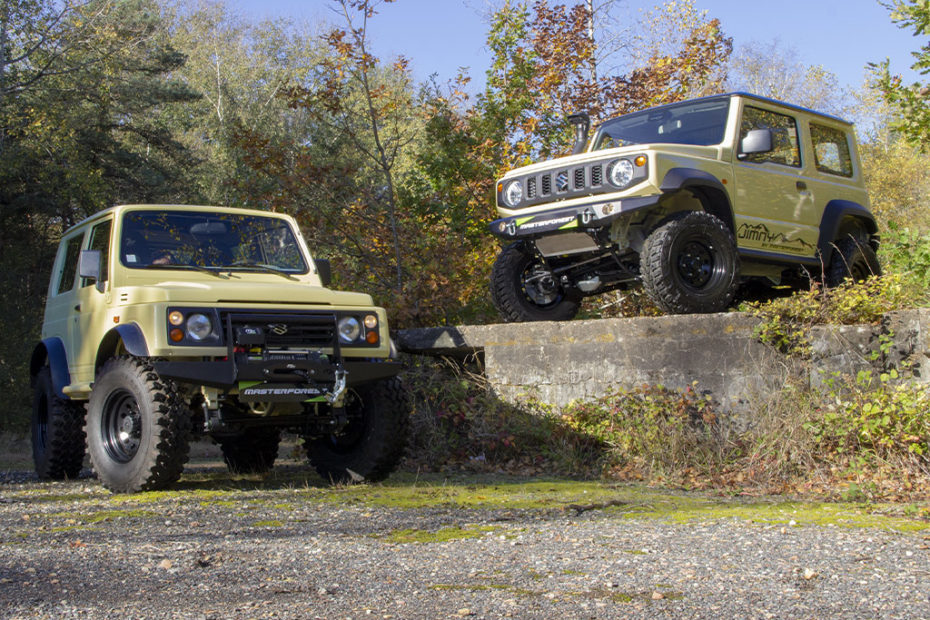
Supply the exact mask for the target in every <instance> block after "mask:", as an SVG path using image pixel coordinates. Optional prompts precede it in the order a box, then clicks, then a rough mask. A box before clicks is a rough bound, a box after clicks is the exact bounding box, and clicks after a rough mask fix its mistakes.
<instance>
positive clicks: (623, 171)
mask: <svg viewBox="0 0 930 620" xmlns="http://www.w3.org/2000/svg"><path fill="white" fill-rule="evenodd" d="M607 174H608V176H609V178H610V182H611V183H613V184H614V185H616V186H617V187H626V186H627V185H629V184H630V181H632V180H633V164H631V163H630V161H629V160H627V159H618V160H617V161H615V162H614V163H612V164H611V165H610V170H609V171H608V172H607Z"/></svg>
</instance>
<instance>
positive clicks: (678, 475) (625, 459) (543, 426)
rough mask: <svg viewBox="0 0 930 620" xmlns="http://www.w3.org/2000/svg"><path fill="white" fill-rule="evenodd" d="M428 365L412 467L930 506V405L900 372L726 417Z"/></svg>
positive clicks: (422, 364)
mask: <svg viewBox="0 0 930 620" xmlns="http://www.w3.org/2000/svg"><path fill="white" fill-rule="evenodd" d="M476 370H477V369H472V370H469V369H466V368H463V367H461V366H459V365H457V364H454V363H451V362H430V361H422V360H421V361H417V362H416V365H415V366H414V367H413V368H412V370H411V373H410V374H409V375H408V384H409V387H411V388H412V389H413V391H414V393H415V395H416V398H415V400H416V411H415V413H414V424H413V438H412V442H411V446H410V449H409V450H408V452H409V454H410V457H409V459H408V466H409V467H414V468H420V469H427V470H434V471H436V470H439V471H448V470H456V469H467V470H478V471H490V472H495V471H506V472H509V473H519V474H550V473H551V474H559V475H575V476H580V477H590V476H600V477H606V478H608V479H617V480H637V481H647V482H649V483H653V484H662V485H668V486H675V487H684V488H704V489H708V488H714V489H717V490H720V491H724V492H740V493H789V494H790V493H801V494H812V493H813V494H821V495H829V496H831V497H835V498H847V499H857V500H858V499H878V498H893V499H927V498H928V497H930V443H928V442H930V396H928V395H927V393H926V392H925V391H924V390H923V389H922V388H921V387H920V386H917V385H914V384H912V383H908V382H902V381H900V380H899V377H898V376H897V373H896V372H889V373H882V374H880V375H873V374H871V373H868V372H864V373H860V374H859V376H857V377H854V378H849V377H839V376H837V377H831V378H828V379H827V380H826V381H825V382H824V388H823V389H822V390H815V389H811V388H808V387H807V386H801V385H798V384H795V383H790V382H789V383H788V384H787V385H786V386H785V387H784V388H783V389H782V390H780V391H779V392H776V393H774V394H770V395H766V396H765V397H756V398H755V400H754V402H752V403H751V406H752V408H753V411H754V414H753V420H754V422H753V425H752V426H751V427H750V428H748V429H746V428H742V429H741V428H738V427H735V426H733V425H730V424H727V423H725V422H724V421H723V418H722V417H720V415H719V412H718V411H717V410H716V407H715V404H714V403H713V402H712V401H710V400H708V399H707V397H706V396H704V395H703V394H701V391H700V386H699V385H694V386H691V387H689V388H688V389H686V390H671V389H668V388H664V387H661V386H640V387H637V388H634V389H615V390H613V391H611V392H610V393H608V394H607V395H605V396H603V397H601V398H598V399H596V400H592V401H589V402H577V403H574V404H572V405H570V406H568V407H565V408H563V409H561V410H558V409H556V408H552V407H544V406H541V405H539V404H538V403H534V402H532V401H529V402H527V403H525V404H524V405H522V406H515V405H512V404H508V403H504V402H502V401H501V400H499V399H498V398H496V397H495V396H494V394H493V392H492V390H491V389H490V386H489V385H488V384H487V382H486V381H485V380H484V379H483V378H482V377H481V376H480V374H479V373H477V372H475V371H476Z"/></svg>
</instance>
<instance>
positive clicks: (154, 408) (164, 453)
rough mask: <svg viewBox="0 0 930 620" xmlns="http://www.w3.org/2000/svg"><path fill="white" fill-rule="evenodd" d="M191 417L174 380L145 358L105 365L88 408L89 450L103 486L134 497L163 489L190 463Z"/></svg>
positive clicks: (119, 359) (117, 361) (114, 361)
mask: <svg viewBox="0 0 930 620" xmlns="http://www.w3.org/2000/svg"><path fill="white" fill-rule="evenodd" d="M190 429H191V416H190V412H189V411H188V410H187V408H186V407H185V406H184V404H183V402H182V401H181V398H180V397H179V396H178V393H177V390H176V388H175V387H174V385H173V384H172V383H171V382H170V381H165V380H163V379H161V377H159V376H158V373H156V372H155V370H154V368H153V367H152V366H151V364H149V363H148V362H146V361H145V360H142V359H139V358H133V357H120V358H115V359H111V360H109V361H108V362H107V363H106V364H104V365H103V368H102V369H101V370H100V374H99V376H98V377H97V381H96V383H95V384H94V388H93V391H92V392H91V395H90V400H89V402H88V405H87V427H86V433H87V447H88V451H89V452H90V460H91V463H92V464H93V466H94V470H95V471H96V472H97V476H98V477H99V478H100V481H101V482H102V483H103V486H105V487H106V488H108V489H110V490H111V491H114V492H122V493H132V492H136V491H151V490H156V489H163V488H165V487H167V486H168V485H169V484H171V483H172V482H175V481H176V480H177V479H178V478H180V476H181V471H182V470H183V469H184V463H186V462H187V453H188V445H189V441H190Z"/></svg>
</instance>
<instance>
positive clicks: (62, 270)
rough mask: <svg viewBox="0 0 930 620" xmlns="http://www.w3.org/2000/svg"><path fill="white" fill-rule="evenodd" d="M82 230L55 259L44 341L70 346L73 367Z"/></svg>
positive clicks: (66, 242) (63, 245) (65, 241)
mask: <svg viewBox="0 0 930 620" xmlns="http://www.w3.org/2000/svg"><path fill="white" fill-rule="evenodd" d="M85 232H86V231H84V230H81V231H79V232H76V233H74V234H72V235H70V236H69V237H67V238H65V239H63V240H62V242H61V244H60V245H59V246H58V248H59V249H58V256H57V257H56V258H55V266H54V270H55V271H54V273H53V274H52V280H51V285H50V286H49V290H48V297H47V299H46V302H45V323H44V324H43V326H42V337H43V338H58V339H60V340H61V341H62V342H63V343H66V345H65V350H66V354H67V356H68V357H67V361H68V365H69V367H70V365H71V347H69V346H67V342H68V337H69V334H70V329H69V324H70V321H71V319H72V316H73V310H72V308H73V307H74V304H75V299H76V298H77V294H78V288H79V287H78V277H77V273H78V258H79V257H80V254H81V250H82V249H83V247H84V233H85Z"/></svg>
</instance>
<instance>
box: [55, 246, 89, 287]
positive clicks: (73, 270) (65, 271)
mask: <svg viewBox="0 0 930 620" xmlns="http://www.w3.org/2000/svg"><path fill="white" fill-rule="evenodd" d="M82 241H84V235H83V233H82V234H80V235H75V236H73V237H71V238H70V239H68V242H67V245H66V246H65V260H64V262H63V263H62V265H61V271H60V272H59V273H58V286H57V287H56V288H55V294H56V295H61V294H62V293H67V292H68V291H70V290H71V289H73V288H74V281H75V280H76V279H77V266H78V257H79V256H80V255H81V242H82Z"/></svg>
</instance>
